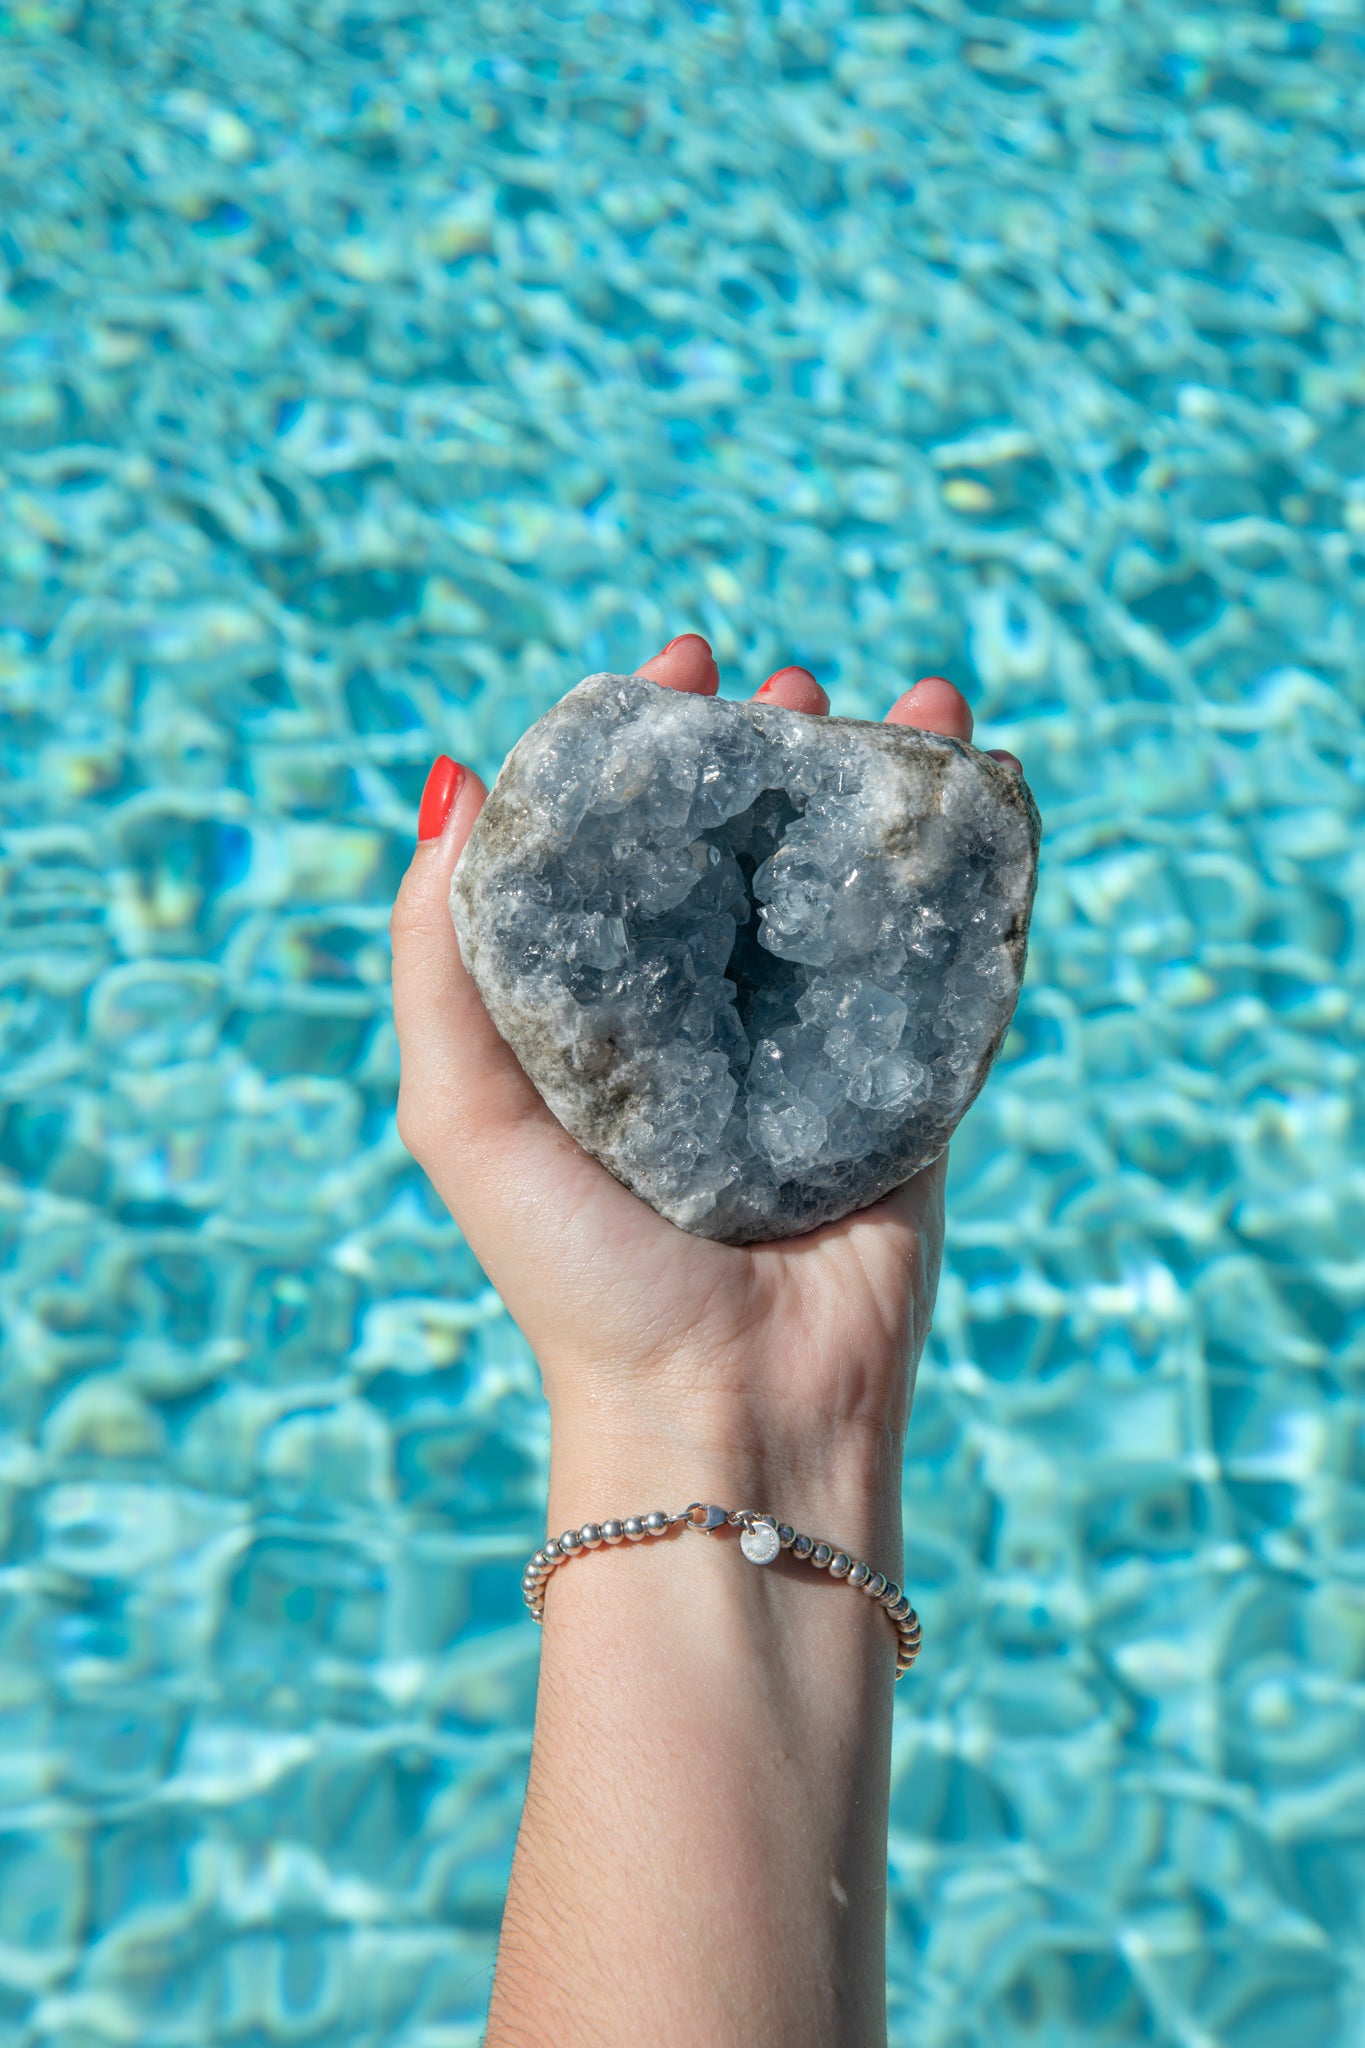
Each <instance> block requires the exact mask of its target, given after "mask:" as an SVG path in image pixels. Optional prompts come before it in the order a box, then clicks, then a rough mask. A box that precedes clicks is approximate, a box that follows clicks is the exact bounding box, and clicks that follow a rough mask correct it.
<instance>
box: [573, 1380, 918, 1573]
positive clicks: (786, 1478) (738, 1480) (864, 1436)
mask: <svg viewBox="0 0 1365 2048" xmlns="http://www.w3.org/2000/svg"><path fill="white" fill-rule="evenodd" d="M901 1452H902V1444H901V1437H900V1432H899V1431H898V1430H895V1429H892V1428H891V1427H889V1426H877V1425H875V1424H872V1423H870V1422H859V1423H857V1424H856V1425H847V1424H846V1425H844V1426H842V1427H838V1428H831V1427H821V1426H819V1418H815V1419H814V1420H812V1418H810V1417H809V1416H799V1417H792V1416H790V1415H783V1414H782V1413H781V1412H780V1411H778V1412H774V1411H773V1410H772V1409H771V1408H769V1407H760V1406H759V1405H758V1404H757V1403H755V1402H753V1401H752V1400H749V1399H726V1400H723V1401H718V1400H716V1399H715V1398H714V1397H710V1398H697V1399H693V1400H690V1401H679V1402H677V1403H676V1404H674V1403H670V1404H668V1405H667V1406H666V1407H664V1408H662V1409H661V1408H660V1406H659V1404H658V1403H657V1401H655V1400H654V1399H652V1398H651V1397H649V1396H642V1397H641V1398H640V1399H638V1400H635V1399H633V1400H632V1401H631V1402H630V1403H629V1405H628V1406H625V1407H623V1406H622V1404H620V1403H618V1402H616V1401H608V1400H602V1399H598V1400H592V1399H589V1400H587V1401H583V1400H574V1401H572V1402H567V1403H564V1402H562V1403H557V1404H554V1405H552V1408H551V1456H550V1488H549V1500H548V1503H547V1533H549V1534H552V1535H553V1534H557V1533H558V1532H559V1530H561V1529H564V1528H576V1527H578V1526H579V1525H580V1524H581V1523H583V1522H585V1521H596V1522H601V1521H603V1520H605V1519H607V1518H608V1517H615V1518H617V1519H624V1518H625V1516H627V1515H632V1514H640V1515H643V1514H647V1513H649V1512H650V1511H651V1510H653V1509H656V1508H658V1509H662V1510H664V1512H666V1513H668V1514H673V1513H676V1512H677V1511H678V1510H679V1509H680V1508H683V1507H685V1506H687V1504H688V1503H689V1502H690V1501H694V1500H702V1501H715V1502H717V1503H718V1504H719V1505H721V1506H722V1507H725V1508H735V1509H738V1508H754V1509H757V1510H758V1511H760V1512H764V1513H770V1514H772V1515H774V1516H775V1517H776V1518H777V1519H778V1520H779V1521H782V1522H790V1523H792V1524H793V1525H794V1526H796V1527H798V1528H801V1529H803V1530H805V1531H807V1532H808V1533H810V1534H812V1535H819V1536H823V1537H826V1538H828V1539H829V1541H830V1542H831V1543H833V1544H835V1545H836V1546H837V1547H839V1548H841V1549H844V1550H847V1551H849V1553H850V1554H851V1555H858V1556H862V1557H864V1558H866V1559H868V1561H869V1562H871V1563H874V1564H875V1565H876V1567H877V1568H878V1569H879V1570H882V1571H885V1572H886V1573H887V1575H888V1576H898V1575H899V1571H900V1559H901Z"/></svg>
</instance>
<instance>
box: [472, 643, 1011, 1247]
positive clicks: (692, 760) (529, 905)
mask: <svg viewBox="0 0 1365 2048" xmlns="http://www.w3.org/2000/svg"><path fill="white" fill-rule="evenodd" d="M1037 855H1038V814H1037V811H1036V810H1035V808H1034V805H1033V800H1032V798H1031V797H1030V795H1029V793H1028V791H1027V790H1026V789H1025V788H1024V786H1023V784H1022V783H1021V782H1020V780H1019V778H1018V777H1017V776H1016V775H1014V774H1013V773H1011V772H1010V771H1009V770H1007V769H1005V768H1003V767H1001V765H1000V764H999V763H998V762H996V761H992V760H991V759H990V758H989V757H988V756H987V755H985V754H980V753H977V752H976V750H975V749H974V748H972V747H970V746H967V745H964V744H962V743H960V742H958V741H956V740H949V739H941V738H939V737H938V736H937V735H935V734H929V733H921V732H916V731H913V730H912V729H911V728H909V727H906V726H887V725H875V724H869V723H865V722H863V721H861V720H857V719H846V718H812V717H806V716H803V715H802V714H800V713H797V712H790V711H784V710H781V709H779V708H770V707H766V706H764V705H761V704H755V703H742V704H741V703H732V702H729V701H727V700H725V699H723V698H718V697H695V696H685V695H683V694H682V693H680V692H678V691H675V690H665V689H661V688H660V687H659V686H658V685H657V684H655V683H652V682H649V681H646V680H643V679H641V678H638V677H628V676H613V675H598V676H589V677H588V678H587V680H586V681H585V682H582V683H580V684H579V685H578V687H577V689H575V690H571V691H570V692H569V694H568V696H567V697H565V698H563V699H562V700H561V702H560V703H558V704H557V705H556V706H555V707H554V709H553V710H551V711H549V712H547V713H546V715H545V716H544V717H543V718H542V719H540V720H539V721H538V722H537V724H535V725H534V726H532V728H531V729H530V731H529V732H527V733H526V734H525V735H524V736H523V738H522V739H520V740H519V741H518V742H517V745H516V746H515V747H514V748H513V749H512V752H511V753H510V754H509V755H508V757H507V760H506V762H505V763H504V765H503V768H502V772H501V774H500V775H499V776H498V779H497V781H496V783H495V784H494V786H493V789H492V791H491V792H490V794H489V797H488V801H487V803H486V804H485V806H484V809H483V812H482V814H481V816H480V818H479V821H478V824H477V825H476V826H475V828H474V831H473V834H472V835H471V837H470V840H469V843H468V845H467V846H466V848H465V850H464V853H463V855H462V857H461V859H460V862H459V865H458V867H457V869H456V871H455V879H454V883H453V886H452V891H451V912H452V915H453V917H454V920H455V926H456V930H457V932H458V933H459V938H460V946H461V951H462V953H463V956H464V959H465V961H466V963H467V965H468V967H469V969H470V971H471V973H472V974H473V976H474V978H475V981H476V982H477V983H478V986H479V989H480V992H481V993H482V995H483V999H484V1001H485V1003H486V1004H487V1006H488V1010H489V1013H490V1015H491V1016H492V1018H493V1021H494V1023H495V1024H496V1025H497V1028H498V1030H499V1031H500V1032H501V1034H502V1036H503V1037H504V1038H505V1039H506V1040H507V1042H508V1044H509V1045H510V1046H511V1047H512V1049H513V1051H514V1052H515V1053H516V1055H517V1058H518V1059H519V1060H520V1061H521V1064H522V1066H523V1067H524V1068H525V1070H526V1072H527V1074H528V1075H529V1076H530V1078H531V1080H532V1081H533V1082H534V1083H535V1085H536V1087H537V1088H538V1089H539V1091H540V1093H541V1095H542V1096H543V1097H544V1099H545V1101H546V1102H547V1103H548V1104H549V1106H550V1108H551V1110H552V1111H553V1112H554V1114H555V1116H556V1117H558V1119H559V1121H560V1122H561V1123H562V1124H563V1126H564V1128H565V1129H566V1130H567V1131H569V1132H570V1133H571V1134H572V1135H573V1136H574V1137H575V1138H576V1139H577V1140H578V1142H579V1143H580V1144H581V1145H583V1146H584V1147H586V1149H587V1150H588V1151H589V1152H591V1153H592V1154H593V1155H594V1156H595V1157H596V1158H598V1159H600V1160H601V1162H602V1163H603V1165H604V1166H606V1167H608V1168H609V1169H610V1171H611V1172H612V1173H614V1174H615V1175H616V1176H617V1178H618V1179H620V1180H622V1181H624V1182H625V1184H626V1186H627V1187H629V1188H632V1189H634V1191H635V1192H636V1194H638V1195H640V1196H642V1197H643V1198H644V1200H645V1201H647V1202H649V1203H651V1204H652V1206H653V1207H654V1208H655V1209H657V1210H658V1211H659V1213H660V1214H661V1215H663V1216H666V1217H668V1218H669V1219H670V1220H671V1221H672V1222H674V1223H676V1224H679V1225H680V1226H681V1227H682V1228H683V1229H684V1230H689V1231H692V1232H694V1233H696V1234H697V1235H698V1236H702V1237H713V1238H721V1239H724V1240H725V1241H727V1242H729V1243H731V1244H745V1243H751V1242H754V1241H756V1240H760V1239H766V1238H777V1237H786V1236H790V1235H793V1234H794V1233H796V1232H799V1231H804V1230H810V1229H812V1228H814V1227H815V1226H816V1225H817V1224H821V1223H826V1222H830V1221H832V1220H833V1219H834V1218H836V1217H839V1216H843V1215H846V1214H847V1213H848V1212H849V1211H850V1210H853V1209H858V1208H862V1207H864V1206H865V1205H866V1204H868V1203H870V1202H874V1201H876V1200H877V1199H878V1198H879V1197H880V1196H882V1195H884V1194H885V1193H886V1192H887V1191H888V1190H889V1189H891V1188H893V1187H896V1186H898V1185H899V1184H900V1183H901V1182H902V1181H904V1180H907V1179H908V1178H909V1177H910V1175H911V1174H913V1173H915V1172H916V1171H917V1170H918V1169H919V1168H920V1167H921V1166H924V1165H926V1164H927V1163H928V1162H929V1161H930V1160H931V1159H934V1158H935V1157H936V1156H937V1155H938V1154H939V1153H940V1152H941V1151H942V1150H943V1147H944V1146H945V1145H946V1143H947V1141H948V1138H949V1136H950V1135H951V1133H952V1131H953V1129H954V1126H955V1125H956V1124H957V1122H958V1119H959V1118H960V1117H961V1116H962V1113H963V1111H964V1110H965V1109H966V1108H967V1107H968V1105H969V1104H970V1103H971V1101H972V1100H973V1098H974V1096H975V1095H976V1093H977V1091H978V1089H979V1088H980V1087H981V1084H982V1082H983V1081H984V1079H985V1077H986V1073H987V1070H988V1069H989V1067H990V1064H991V1061H992V1059H993V1058H994V1056H995V1052H996V1049H997V1047H998V1046H999V1044H1000V1041H1001V1039H1002V1037H1003V1036H1004V1033H1005V1029H1006V1027H1007V1025H1008V1024H1009V1020H1010V1017H1011V1015H1012V1014H1013V1011H1014V1006H1015V1001H1016V999H1017V996H1018V993H1019V982H1020V977H1021V975H1022V973H1023V966H1024V952H1025V945H1026V941H1027V935H1028V920H1029V911H1030V908H1031V906H1032V901H1033V890H1034V881H1035V875H1036V869H1037Z"/></svg>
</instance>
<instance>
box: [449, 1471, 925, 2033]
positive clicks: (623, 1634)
mask: <svg viewBox="0 0 1365 2048" xmlns="http://www.w3.org/2000/svg"><path fill="white" fill-rule="evenodd" d="M755 1443H757V1438H756V1439H755ZM694 1468H696V1469H694ZM694 1498H700V1499H707V1500H715V1501H718V1502H720V1503H721V1504H722V1505H723V1506H726V1507H732V1508H742V1507H752V1508H758V1509H766V1510H771V1511H772V1512H774V1513H775V1514H777V1515H778V1516H779V1517H780V1518H781V1519H783V1520H787V1521H791V1522H792V1523H794V1524H795V1525H796V1526H797V1527H798V1528H803V1529H805V1530H807V1531H808V1532H810V1533H812V1534H817V1535H823V1536H826V1537H828V1538H830V1539H831V1540H832V1541H834V1542H835V1543H837V1544H838V1545H839V1546H840V1547H842V1548H843V1549H845V1550H847V1551H849V1552H850V1554H851V1555H856V1556H861V1557H863V1558H866V1559H867V1560H868V1561H869V1562H871V1563H872V1564H873V1565H874V1566H876V1567H877V1568H878V1569H881V1570H883V1571H885V1572H887V1573H888V1574H893V1573H897V1574H898V1572H899V1560H900V1509H899V1446H898V1444H897V1443H896V1442H895V1441H894V1440H893V1439H892V1438H891V1437H890V1436H886V1437H881V1438H878V1439H875V1440H871V1441H869V1440H866V1439H858V1440H856V1441H853V1442H845V1443H834V1444H830V1443H819V1442H815V1441H813V1442H812V1444H811V1445H810V1446H808V1447H802V1448H801V1449H800V1450H793V1449H792V1447H790V1446H788V1447H786V1448H784V1449H783V1451H782V1452H781V1454H780V1455H777V1454H772V1453H770V1451H769V1450H767V1449H765V1448H763V1447H761V1445H759V1446H758V1447H756V1448H748V1449H741V1450H735V1449H734V1448H733V1447H731V1448H728V1449H726V1450H723V1451H722V1450H719V1449H715V1448H712V1447H711V1445H710V1444H709V1443H708V1442H706V1441H699V1440H698V1439H696V1438H695V1437H693V1436H692V1435H691V1434H690V1433H689V1432H688V1431H686V1430H683V1431H681V1432H679V1435H678V1437H677V1438H675V1439H674V1440H673V1441H663V1440H651V1438H650V1437H649V1436H648V1435H647V1434H643V1435H642V1436H641V1437H639V1438H637V1439H636V1440H634V1441H628V1442H622V1441H621V1440H620V1439H619V1438H616V1439H613V1438H611V1437H610V1436H606V1437H604V1436H603V1434H602V1433H600V1432H588V1433H583V1432H578V1431H561V1432H559V1434H558V1438H557V1442H556V1451H555V1458H554V1465H553V1471H552V1484H551V1496H550V1526H551V1528H554V1529H558V1528H564V1527H571V1526H574V1527H576V1526H577V1525H578V1524H580V1523H581V1522H583V1521H585V1520H588V1519H593V1520H601V1519H603V1518H604V1517H606V1516H607V1515H610V1514H616V1515H618V1516H624V1515H626V1514H630V1513H633V1512H639V1513H644V1512H646V1511H648V1510H649V1509H652V1508H656V1507H657V1508H663V1509H665V1510H667V1511H669V1512H673V1511H676V1510H677V1509H678V1508H680V1507H682V1506H684V1505H685V1504H686V1503H687V1501H688V1500H690V1499H694ZM895 1650H896V1637H895V1631H894V1629H893V1628H892V1626H891V1624H890V1623H889V1622H888V1620H887V1619H886V1617H885V1615H884V1614H882V1613H881V1612H880V1611H879V1610H878V1609H877V1607H876V1606H875V1605H874V1604H873V1603H872V1602H871V1601H869V1600H866V1599H864V1598H861V1597H860V1596H859V1595H858V1593H857V1592H856V1590H855V1589H854V1588H852V1587H850V1586H849V1585H848V1584H847V1583H846V1582H840V1581H838V1580H831V1579H829V1578H827V1577H826V1576H825V1575H823V1574H821V1573H817V1572H814V1571H812V1570H811V1569H810V1568H809V1566H805V1565H801V1564H798V1563H796V1562H795V1561H794V1560H793V1559H790V1558H786V1557H784V1558H782V1559H780V1560H779V1561H778V1562H777V1563H776V1564H774V1565H771V1566H767V1567H763V1568H758V1567H755V1566H753V1565H751V1564H749V1563H748V1562H747V1561H746V1560H745V1558H744V1557H743V1556H742V1554H741V1552H740V1549H739V1544H738V1541H737V1540H736V1535H735V1532H734V1531H733V1530H732V1531H729V1532H728V1533H722V1534H719V1535H717V1536H713V1537H705V1536H702V1535H699V1534H696V1533H693V1532H691V1531H688V1530H684V1529H682V1528H678V1529H676V1530H674V1531H673V1532H671V1533H670V1534H669V1535H668V1536H666V1537H662V1538H657V1539H654V1540H652V1541H649V1542H646V1543H642V1544H638V1545H636V1544H632V1545H623V1546H622V1547H620V1548H619V1549H607V1548H603V1549H602V1550H599V1551H596V1552H594V1553H593V1554H592V1555H590V1556H589V1557H586V1558H583V1559H581V1560H575V1561H574V1562H572V1563H571V1564H570V1565H568V1566H567V1567H565V1568H563V1569H561V1570H559V1571H558V1572H556V1573H555V1574H554V1577H553V1579H552V1581H551V1583H550V1585H549V1587H548V1589H547V1598H546V1609H545V1625H544V1638H543V1644H542V1661H541V1681H540V1695H539V1702H538V1707H537V1718H536V1733H535V1745H534V1752H533V1758H532V1766H531V1777H530V1784H529V1787H528V1792H527V1800H526V1810H525V1816H524V1819H523V1823H522V1830H521V1836H520V1839H519V1842H518V1847H517V1855H516V1861H515V1865H514V1869H513V1875H512V1883H511V1888H510V1891H509V1896H508V1902H507V1909H506V1914H505V1917H504V1921H503V1930H502V1939H501V1944H500V1949H499V1959H498V1970H497V1979H496V1986H495V1991H494V1997H493V2005H492V2011H491V2014H490V2021H489V2030H488V2035H487V2041H488V2048H542V2044H544V2048H551V2044H553V2048H617V2044H620V2048H627V2044H629V2048H638V2043H640V2042H641V2041H649V2042H657V2043H659V2044H660V2048H671V2044H672V2043H674V2042H675V2041H676V2042H678V2043H682V2042H683V2041H684V2040H692V2039H705V2040H711V2041H716V2042H718V2043H728V2042H730V2041H734V2042H736V2043H740V2042H743V2043H744V2044H745V2048H767V2044H769V2043H771V2044H772V2048H836V2044H837V2048H878V2044H882V2043H884V2041H885V1993H884V1976H885V1892H886V1817H887V1801H888V1775H889V1754H890V1726H891V1698H892V1683H893V1675H894V1671H895Z"/></svg>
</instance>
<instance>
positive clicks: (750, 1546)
mask: <svg viewBox="0 0 1365 2048" xmlns="http://www.w3.org/2000/svg"><path fill="white" fill-rule="evenodd" d="M679 1525H681V1526H682V1527H683V1528H685V1529H691V1530H693V1531H694V1533H695V1534H697V1535H699V1536H712V1535H714V1534H716V1533H717V1531H719V1530H722V1529H738V1530H739V1532H740V1533H739V1547H740V1549H741V1551H742V1552H743V1553H744V1556H745V1557H746V1558H747V1559H748V1561H749V1563H750V1564H756V1565H768V1564H772V1563H773V1562H774V1561H775V1560H776V1559H777V1558H778V1557H779V1556H780V1555H781V1553H782V1552H783V1551H784V1550H785V1551H786V1552H787V1553H788V1555H789V1556H791V1557H794V1558H797V1559H799V1560H800V1561H801V1562H802V1563H805V1564H810V1565H812V1566H813V1567H814V1568H815V1570H816V1571H827V1572H828V1573H829V1575H830V1577H831V1578H832V1579H843V1580H845V1581H846V1582H847V1583H848V1584H849V1585H850V1586H854V1587H856V1588H857V1590H858V1591H859V1592H860V1593H863V1594H865V1595H866V1596H867V1598H868V1599H869V1600H874V1601H876V1603H877V1604H878V1606H880V1607H883V1608H885V1610H886V1613H887V1616H888V1618H889V1620H890V1621H891V1623H892V1625H893V1626H894V1628H895V1631H896V1676H897V1678H900V1677H901V1676H903V1674H904V1673H905V1672H907V1671H908V1670H909V1669H910V1666H911V1665H912V1664H913V1663H914V1661H915V1659H916V1657H917V1656H918V1655H919V1648H920V1625H919V1616H918V1615H917V1614H916V1613H915V1610H914V1608H913V1607H912V1606H911V1605H910V1601H909V1597H908V1596H907V1595H906V1594H905V1593H903V1592H902V1590H901V1588H900V1587H899V1586H898V1585H897V1584H896V1582H895V1581H894V1579H888V1578H887V1576H886V1574H885V1573H884V1572H878V1571H874V1570H873V1569H872V1566H871V1565H870V1564H866V1563H864V1562H863V1560H862V1559H861V1558H853V1557H850V1556H849V1554H848V1552H847V1551H846V1550H839V1549H836V1547H835V1546H834V1545H833V1544H832V1543H827V1542H826V1541H825V1540H824V1538H823V1537H820V1536H803V1535H802V1534H801V1533H800V1532H799V1531H798V1530H796V1529H794V1528H793V1527H792V1525H791V1523H790V1522H779V1521H778V1520H777V1519H776V1517H775V1516H773V1515H769V1514H764V1513H762V1512H761V1511H760V1510H759V1509H757V1508H721V1507H717V1506H716V1505H715V1504H714V1503H713V1502H707V1501H700V1500H694V1501H692V1502H691V1503H690V1505H689V1506H687V1507H685V1508H681V1509H679V1511H678V1513H677V1514H676V1515H666V1514H665V1513H664V1512H663V1510H662V1509H661V1508H656V1509H655V1510H654V1512H653V1513H652V1514H648V1515H626V1516H624V1517H622V1518H620V1519H617V1518H616V1517H614V1516H613V1517H610V1518H608V1520H606V1521H605V1522H601V1523H598V1522H585V1523H584V1524H583V1526H582V1528H581V1529H566V1530H565V1531H564V1534H563V1535H562V1536H552V1537H550V1539H549V1540H548V1542H547V1543H546V1544H545V1546H544V1548H543V1549H541V1550H538V1551H537V1552H536V1554H535V1556H534V1557H533V1558H532V1559H531V1560H530V1562H529V1563H528V1565H527V1567H526V1569H525V1571H524V1572H523V1573H522V1575H521V1597H522V1599H523V1600H524V1601H525V1602H526V1605H527V1607H528V1608H529V1609H530V1612H531V1615H532V1617H533V1619H534V1620H536V1621H538V1622H540V1621H543V1620H544V1619H545V1587H546V1584H547V1582H548V1580H549V1578H550V1575H551V1573H552V1572H555V1571H558V1570H559V1569H560V1568H561V1566H563V1565H565V1564H567V1563H568V1562H569V1560H570V1559H571V1558H575V1557H582V1556H583V1555H584V1554H585V1553H586V1552H587V1551H589V1550H600V1549H602V1548H603V1547H604V1546H608V1545H610V1546H615V1545H618V1544H621V1543H627V1544H629V1543H641V1542H644V1541H645V1540H647V1539H648V1538H649V1537H652V1536H663V1535H665V1534H666V1533H667V1532H668V1531H669V1530H670V1529H675V1528H677V1527H678V1526H679Z"/></svg>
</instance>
